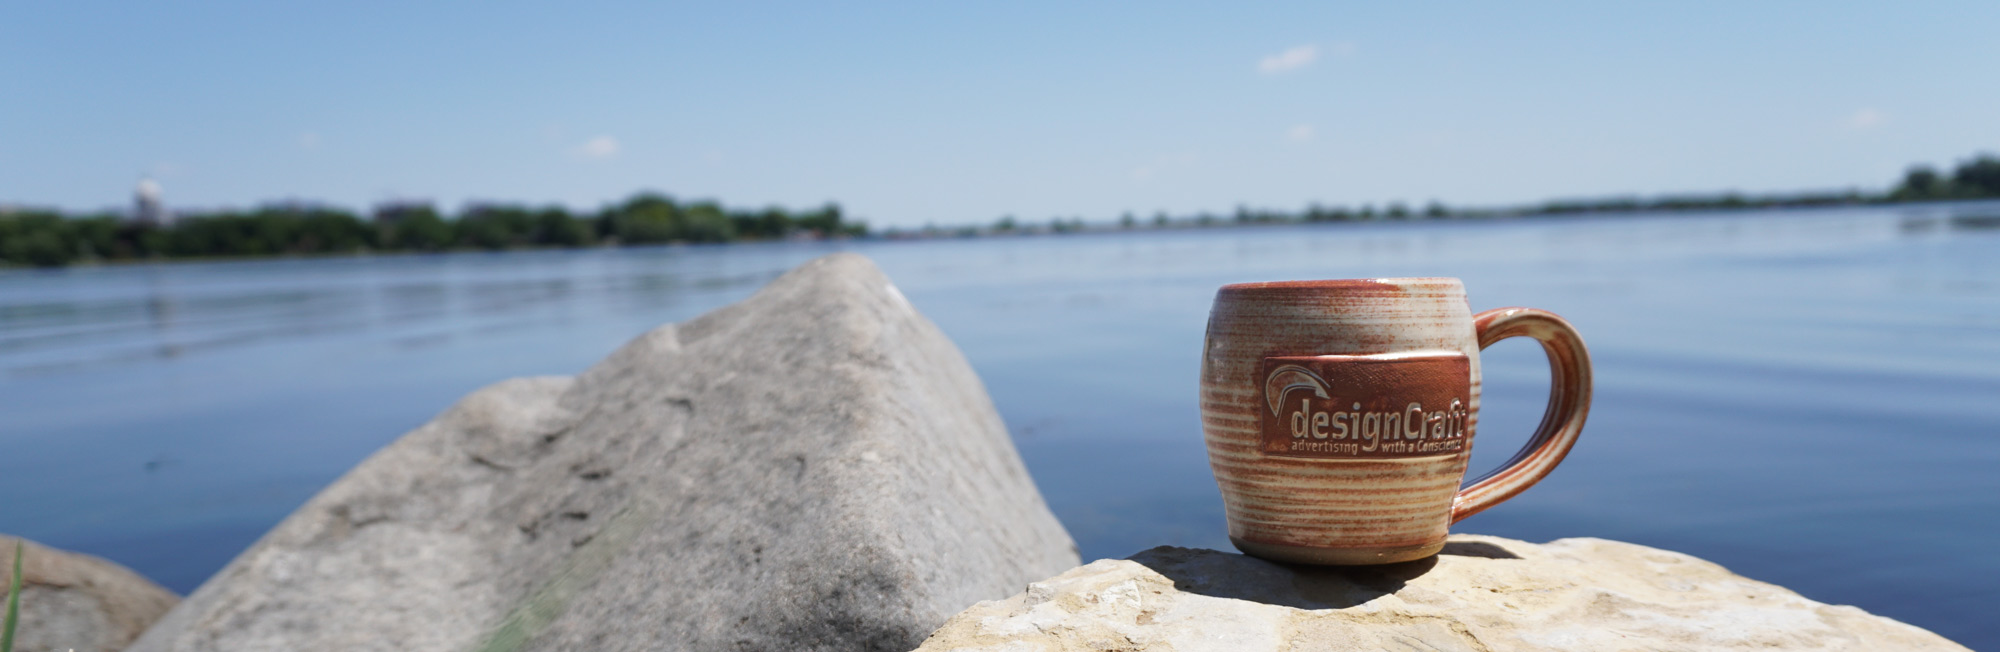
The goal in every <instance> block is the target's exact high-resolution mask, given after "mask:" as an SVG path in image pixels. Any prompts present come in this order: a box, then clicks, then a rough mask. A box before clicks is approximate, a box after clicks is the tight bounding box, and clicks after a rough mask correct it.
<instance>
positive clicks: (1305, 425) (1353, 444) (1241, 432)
mask: <svg viewBox="0 0 2000 652" xmlns="http://www.w3.org/2000/svg"><path fill="white" fill-rule="evenodd" d="M1514 336H1527V337H1532V338H1535V339H1537V340H1540V341H1541V343H1542V348H1543V350H1544V351H1546V352H1547V353H1548V357H1549V367H1550V369H1549V376H1550V380H1551V382H1550V385H1551V387H1550V396H1549V407H1548V412H1547V413H1546V414H1545V415H1544V416H1543V417H1542V423H1541V427H1540V428H1539V429H1538V430H1537V431H1536V432H1535V435H1534V437H1532V438H1530V439H1529V440H1528V444H1527V445H1526V446H1525V447H1523V448H1522V449H1521V452H1520V453H1518V454H1516V455H1514V458H1513V459H1511V460H1508V461H1507V463H1506V464H1503V465H1501V467H1500V468H1499V470H1496V471H1494V472H1492V473H1490V474H1487V475H1486V476H1484V477H1482V478H1480V479H1478V480H1476V481H1474V482H1472V483H1471V484H1470V485H1466V486H1465V487H1464V488H1463V489H1461V488H1460V483H1461V482H1462V481H1463V479H1464V477H1465V467H1466V462H1467V461H1468V460H1469V459H1470V458H1471V456H1472V436H1473V432H1474V430H1475V429H1476V427H1477V426H1478V424H1479V350H1480V349H1483V348H1486V347H1487V346H1489V345H1491V344H1493V343H1494V342H1497V341H1499V340H1502V339H1505V338H1509V337H1514ZM1589 409H1590V357H1589V354H1588V353H1587V352H1585V350H1584V347H1583V339H1582V338H1580V337H1578V336H1577V334H1576V330H1575V329H1573V328H1571V327H1570V325H1569V323H1568V322H1566V321H1563V319H1562V318H1561V317H1557V316H1555V315H1554V314H1551V313H1547V312H1543V311H1540V310H1534V309H1530V308H1500V309H1497V310H1488V311H1486V312H1482V313H1479V314H1478V315H1473V314H1472V312H1471V310H1470V308H1468V307H1467V303H1466V300H1465V287H1464V285H1463V284H1461V283H1460V282H1459V280H1458V279H1455V278H1384V279H1365V280H1338V281H1292V282H1280V283H1240V284H1235V285H1225V286H1223V287H1222V289H1221V290H1220V291H1218V292H1216V295H1215V306H1214V308H1213V309H1212V310H1211V311H1210V312H1209V316H1208V337H1207V342H1206V343H1205V346H1204V348H1203V351H1202V365H1201V420H1202V430H1203V432H1204V433H1205V435H1206V439H1207V441H1208V456H1209V464H1210V466H1211V467H1212V468H1213V469H1214V470H1215V481H1216V483H1217V484H1218V485H1220V486H1221V488H1222V500H1223V505H1224V507H1225V508H1226V510H1227V513H1228V519H1229V540H1230V541H1231V542H1232V543H1235V544H1236V547H1237V548H1238V549H1240V550H1242V551H1243V552H1246V553H1249V554H1251V555H1255V556H1258V557H1263V558H1266V559H1272V560H1277V561H1286V562H1297V563H1307V564H1386V563H1392V562H1399V561H1407V560H1411V559H1420V558H1423V557H1428V556H1430V555H1433V554H1436V553H1437V552H1438V550H1440V549H1442V548H1443V547H1444V542H1445V533H1446V529H1447V528H1448V527H1449V526H1450V525H1451V524H1452V523H1456V522H1458V521H1459V520H1460V519H1463V518H1465V517H1467V516H1471V515H1473V514H1476V513H1479V512H1480V511H1482V510H1485V509H1486V508H1488V507H1492V506H1494V505H1495V504H1498V503H1500V502H1501V501H1504V500H1506V499H1508V498H1512V497H1513V496H1514V495H1515V494H1519V493H1520V492H1521V491H1522V490H1524V489H1527V488H1528V487H1529V486H1530V485H1533V484H1535V482H1536V481H1538V480H1541V479H1542V477H1543V476H1546V475H1548V473H1549V471H1550V470H1551V469H1554V468H1555V466H1556V464H1557V463H1559V462H1561V461H1562V459H1563V456H1564V455H1567V454H1568V453H1569V449H1570V446H1571V445H1573V444H1575V443H1576V438H1577V434H1578V433H1579V432H1581V431H1582V430H1583V420H1584V416H1585V415H1586V413H1587V412H1589Z"/></svg>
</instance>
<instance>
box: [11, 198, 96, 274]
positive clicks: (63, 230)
mask: <svg viewBox="0 0 2000 652" xmlns="http://www.w3.org/2000/svg"><path fill="white" fill-rule="evenodd" d="M76 255H77V247H76V234H75V232H74V231H73V230H72V226H71V225H70V224H69V220H66V219H63V217H62V215H61V214H60V213H55V212H53V211H24V212H19V213H10V214H6V215H0V259H4V260H6V261H7V262H8V263H10V264H15V265H34V266H36V267H60V266H63V265H67V264H69V263H70V261H72V260H75V259H76Z"/></svg>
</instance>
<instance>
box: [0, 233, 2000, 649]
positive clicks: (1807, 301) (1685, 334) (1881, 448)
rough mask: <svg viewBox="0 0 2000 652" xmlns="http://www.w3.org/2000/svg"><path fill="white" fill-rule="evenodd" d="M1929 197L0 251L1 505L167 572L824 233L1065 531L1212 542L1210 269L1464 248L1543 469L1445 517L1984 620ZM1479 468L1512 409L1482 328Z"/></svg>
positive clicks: (1965, 327) (1940, 254) (735, 284)
mask: <svg viewBox="0 0 2000 652" xmlns="http://www.w3.org/2000/svg"><path fill="white" fill-rule="evenodd" d="M1968 210H1970V211H1975V212H1976V211H1986V212H1988V213H1991V212H2000V204H1985V205H1961V206H1957V207H1937V206H1933V207H1927V208H1898V209H1892V208H1868V209H1835V210H1815V211H1762V212H1753V213H1738V214H1696V215H1652V216H1625V217H1607V218H1577V219H1533V220H1508V221H1484V222H1464V223H1417V224H1406V223H1396V224H1334V225H1310V226H1276V227H1259V228H1241V229H1208V230H1189V231H1164V232H1135V233H1104V234H1085V235H1071V236H1043V237H1018V238H995V239H982V240H943V241H927V242H856V243H844V244H839V243H836V244H770V245H743V246H731V247H667V248H651V249H620V250H591V251H545V252H520V253H498V254H475V253H468V254H450V255H436V256H383V257H370V258H344V259H316V260H276V261H259V262H229V263H200V264H168V265H142V266H120V267H104V268H79V269H67V270H55V271H39V270H16V271H7V272H0V410H4V411H0V532H9V533H15V534H20V535H24V536H27V537H30V538H33V539H37V540H40V541H43V542H46V543H48V544H51V545H55V546H58V547H63V548H69V549H74V550H80V551H84V552H89V553H93V554H98V555H102V556H105V557H108V558H111V559H113V560H116V561H119V562H121V563H124V564H126V565H128V566H131V567H132V568H134V569H136V570H138V571H139V572H141V573H144V574H146V575H148V576H150V577H153V578H155V579H157V580H158V581H160V582H161V583H163V584H165V585H166V586H168V587H169V588H172V589H174V590H175V591H179V592H183V593H184V592H187V591H189V590H192V589H193V588H194V587H195V586H196V585H198V584H200V582H201V581H202V580H203V579H205V578H206V577H207V576H208V575H210V574H211V573H213V572H214V571H215V570H217V569H218V568H220V567H221V566H222V565H223V564H224V563H226V562H227V561H228V560H229V559H230V558H231V557H233V556H235V555H236V553H237V552H239V551H241V550H242V549H243V548H244V547H245V546H247V545H249V544H250V543H251V542H252V541H253V540H255V539H256V537H258V536H259V535H260V534H262V533H263V532H264V531H265V530H267V529H269V528H270V527H271V526H272V525H274V524H275V523H276V522H277V521H279V520H280V519H282V518H283V517H284V516H285V515H286V514H288V513H289V512H290V511H291V510H293V509H294V508H296V507H297V506H298V505H299V504H300V503H302V502H304V501H305V500H306V499H307V498H309V497H310V496H312V495H313V494H314V493H315V492H316V491H318V490H319V489H320V488H321V487H323V486H325V485H326V484H327V483H328V482H330V481H332V480H333V479H334V478H335V477H337V476H338V475H339V474H340V473H342V472H344V471H346V470H347V469H348V468H350V467H351V466H353V465H354V464H355V463H356V462H358V461H360V460H361V459H362V458H363V457H364V456H366V455H368V454H369V453H370V452H372V451H374V450H375V449H377V448H379V447H381V446H383V445H384V444H387V443H388V442H389V441H391V440H393V439H394V438H396V437H397V436H399V435H401V434H402V433H403V432H406V431H408V430H409V429H411V428H413V427H415V426H417V425H419V424H421V423H423V422H424V421H426V420H428V419H429V418H430V417H431V416H433V415H435V414H436V413H437V412H439V411H441V410H443V409H444V408H445V407H446V406H448V405H450V404H451V403H452V401H454V400H455V399H457V398H458V397H459V396H461V395H464V394H465V393H467V392H470V391H472V390H473V389H475V388H478V387H480V386H482V385H486V384H489V383H492V382H495V381H498V380H501V379H503V378H508V377H513V376H523V375H537V374H573V373H576V372H578V371H580V370H582V369H584V368H585V367H587V366H589V365H590V364H591V363H592V362H594V361H596V360H597V359H598V358H600V357H602V356H604V355H605V354H607V353H609V352H610V351H611V350H612V349H613V348H615V347H617V346H618V345H619V344H620V343H622V342H624V341H625V340H626V339H628V338H630V337H633V336H634V335H637V334H639V333H641V332H644V331H645V330H647V329H650V328H652V327H654V326H656V325H659V324H661V323H665V322H671V321H679V320H684V319H687V318H689V317H692V316H694V315H697V314H700V313H702V312H704V311H706V310H709V309H711V308H714V307H717V306H720V305H723V304H726V303H729V302H732V301H735V300H738V299H740V298H742V297H744V296H747V295H748V294H750V293H751V292H753V291H755V290H756V288H757V287H759V286H760V285H762V284H763V283H764V282H766V281H768V280H770V279H771V278H773V277H775V276H776V275H777V274H779V273H780V272H782V271H783V270H785V269H787V268H789V267H791V266H793V265H796V264H798V263H800V262H803V261H805V260H808V259H811V258H813V257H815V256H819V255H822V254H825V253H827V252H830V251H834V250H843V249H844V250H852V251H859V252H861V253H864V254H867V255H868V256H870V257H872V258H874V259H875V260H876V262H877V263H878V264H880V265H881V267H882V268H883V269H884V270H885V271H886V272H887V273H888V274H889V276H890V277H891V278H893V279H894V280H895V281H896V282H897V283H898V284H899V285H900V286H901V287H902V289H903V292H904V294H905V295H907V296H908V297H909V299H910V300H911V302H913V303H914V304H915V305H916V306H917V307H918V308H919V309H920V310H922V311H923V312H924V313H925V314H927V315H928V316H929V317H930V318H931V319H933V320H935V321H936V322H937V323H938V324H939V325H940V326H941V327H942V328H943V329H944V331H945V333H947V334H949V335H950V336H951V337H952V338H953V339H954V340H955V341H956V342H957V343H958V345H959V347H961V348H962V349H963V350H964V351H965V354H966V356H967V358H969V359H970V360H971V362H972V365H973V366H974V368H976V369H977V370H978V371H979V373H980V375H981V377H982V378H983V379H984V380H985V382H986V384H987V386H988V388H989V389H990V390H991V391H992V394H993V396H994V400H995V402H996V403H997V404H998V406H999V409H1000V411H1001V413H1002V415H1003V416H1004V417H1005V418H1006V420H1007V423H1008V425H1009V426H1010V428H1011V430H1012V432H1013V434H1014V438H1015V442H1016V443H1017V444H1018V446H1019V448H1020V450H1021V454H1022V456H1023V457H1024V458H1025V459H1026V460H1027V463H1028V467H1029V469H1030V470H1031V471H1032V472H1033V473H1034V475H1035V478H1036V480H1037V482H1038V483H1039V484H1040V486H1041V488H1042V490H1043V492H1044V493H1045V495H1046V496H1047V499H1048V501H1049V504H1050V506H1051V507H1052V508H1053V509H1054V510H1055V512H1056V514H1057V516H1059V517H1060V518H1061V519H1062V520H1063V522H1064V524H1065V525H1067V526H1068V527H1069V529H1070V532H1071V533H1072V534H1073V535H1074V536H1075V537H1076V539H1077V541H1078V544H1079V545H1080V546H1081V548H1082V552H1083V556H1084V558H1085V559H1086V560H1088V559H1093V558H1099V557H1123V556H1126V555H1129V554H1132V553H1134V552H1137V551H1139V550H1142V549H1144V548H1147V547H1151V546H1155V545H1161V544H1175V545H1184V546H1203V547H1212V548H1221V549H1229V543H1228V540H1227V539H1226V537H1225V532H1224V529H1223V520H1222V519H1223V517H1222V505H1221V499H1220V497H1219V495H1218V494H1217V491H1216V487H1215V482H1214V480H1213V478H1212V477H1211V475H1210V473H1209V469H1208V463H1207V459H1206V453H1205V451H1204V449H1203V447H1202V440H1201V431H1200V423H1199V419H1198V411H1197V408H1196V404H1195V386H1196V375H1197V372H1198V369H1199V362H1200V357H1199V356H1200V349H1201V343H1202V330H1203V328H1204V326H1205V321H1206V318H1207V311H1208V307H1209V302H1210V300H1211V299H1212V298H1213V295H1214V292H1215V288H1216V287H1217V286H1220V285H1222V284H1224V283H1231V282H1238V281H1258V280H1279V279H1309V278H1354V277H1370V276H1457V277H1461V278H1463V279H1464V280H1465V285H1466V287H1467V291H1468V293H1469V294H1470V296H1471V301H1472V307H1473V309H1474V310H1483V309H1486V308H1493V307H1499V306H1505V305H1524V306H1534V307H1539V308H1545V309H1548V310H1551V311H1554V312H1557V313H1560V314H1562V315H1564V316H1566V317H1567V318H1569V319H1570V321H1571V322H1572V323H1574V324H1575V325H1576V327H1577V329H1578V330H1579V331H1581V332H1582V333H1583V335H1584V337H1585V339H1586V340H1587V341H1588V342H1589V345H1590V350H1591V354H1592V358H1593V361H1594V363H1595V369H1596V400H1595V404H1594V405H1593V406H1592V409H1591V415H1590V422H1589V425H1588V427H1587V428H1586V429H1585V432H1584V434H1583V438H1582V440H1581V442H1580V443H1579V444H1578V445H1577V447H1576V449H1575V451H1574V452H1573V453H1572V454H1571V455H1570V457H1569V458H1568V460H1567V461H1566V462H1564V464H1563V465H1562V467H1561V468H1559V469H1557V470H1556V471H1555V473H1554V474H1553V475H1551V476H1550V477H1549V478H1548V479H1547V480H1545V481H1543V482H1542V483H1541V484H1540V485H1539V486H1537V487H1535V488H1534V489H1531V490H1529V491H1528V492H1527V493H1525V494H1523V495H1521V496H1520V497H1518V498H1515V499H1514V500H1512V501H1510V502H1508V503H1507V504H1505V505H1502V506H1500V507H1498V508H1495V509H1493V510H1491V511H1489V512H1486V513H1484V514H1481V515H1479V516H1476V517H1473V518H1471V519H1469V520H1467V521H1465V522H1463V523H1461V524H1459V525H1458V526H1457V527H1455V528H1454V529H1455V530H1457V531H1466V532H1480V533H1488V534H1497V535H1501V536H1508V537H1515V538H1521V539H1527V540H1531V541H1546V540H1549V539H1554V538H1560V537H1572V536H1595V537H1605V538H1611V539H1619V540H1624V541H1632V542H1637V543H1643V544H1647V545H1652V546H1659V547H1663V548H1669V549H1673V550H1679V551H1683V552H1687V553H1691V554H1694V555H1698V556H1701V557H1704V558H1707V559H1710V560H1713V561H1716V562H1718V563H1721V564H1723V565H1726V566H1728V567H1729V568H1731V569H1733V570H1735V571H1737V572H1739V573H1742V574H1744V575H1747V576H1750V577H1752V578H1756V579H1760V580H1765V581H1769V582H1775V583H1778V584H1782V585H1785V586H1788V587H1791V588H1793V589H1795V590H1797V591H1799V592H1801V593H1803V594H1805V595H1806V596H1808V597H1811V598H1814V599H1817V600H1821V601H1826V602H1831V603H1839V604H1853V605H1858V606H1861V607H1862V608H1864V609H1867V610H1869V611H1871V612H1874V613H1877V614H1882V615H1887V616H1891V617H1894V618H1898V619H1901V620H1904V621H1907V622H1911V623H1915V624H1917V625H1921V626H1923V627H1927V628H1929V629H1932V630H1934V631H1937V632H1939V633H1941V634H1944V635H1946V636H1948V637H1951V638H1953V639H1956V640H1958V641H1960V642H1963V643H1965V644H1967V645H1969V646H1972V647H1974V648H1994V649H2000V628H1996V625H1995V624H1994V623H1996V622H2000V619H1994V618H1992V616H1991V614H1990V612H1991V610H1992V608H1993V607H1995V606H2000V581H1997V580H2000V554H1995V549H1996V548H2000V524H1996V519H1995V517H1996V516H2000V231H1995V230H1980V229H1970V228H1959V227H1964V226H1966V225H1964V224H1961V225H1959V227H1954V225H1953V223H1952V222H1951V221H1950V220H1948V219H1946V218H1947V217H1948V216H1949V215H1950V214H1952V212H1953V211H1960V212H1963V211H1968ZM1484 360H1485V368H1486V376H1487V389H1486V395H1485V403H1484V408H1483V412H1482V415H1481V421H1480V433H1479V444H1478V447H1477V448H1476V449H1475V450H1476V452H1475V459H1474V465H1475V467H1477V468H1490V467H1492V466H1495V465H1497V464H1499V462H1500V461H1501V460H1504V459H1505V458H1506V457H1507V456H1509V455H1510V454H1511V453H1512V452H1513V451H1514V449H1516V448H1517V447H1519V446H1520V444H1521V443H1522V442H1523V441H1525V439H1526V437H1527V434H1528V433H1529V431H1530V430H1531V429H1532V428H1533V427H1534V425H1535V424H1536V422H1537V421H1538V420H1539V419H1540V416H1541V410H1542V407H1543V402H1544V401H1545V396H1546V391H1547V383H1548V372H1547V370H1546V363H1545V362H1544V361H1543V359H1542V354H1541V350H1540V348H1539V347H1537V346H1536V345H1535V344H1534V343H1532V342H1531V341H1528V340H1518V339H1517V340H1510V341H1507V342H1503V343H1501V344H1499V345H1497V346H1495V347H1493V348H1492V349H1489V350H1488V351H1487V353H1486V355H1485V358H1484Z"/></svg>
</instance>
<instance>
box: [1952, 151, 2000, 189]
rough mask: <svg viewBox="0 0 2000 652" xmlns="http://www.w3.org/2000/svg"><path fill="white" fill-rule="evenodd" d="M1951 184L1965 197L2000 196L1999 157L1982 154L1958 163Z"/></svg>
mask: <svg viewBox="0 0 2000 652" xmlns="http://www.w3.org/2000/svg"><path fill="white" fill-rule="evenodd" d="M1951 185H1952V187H1953V188H1954V189H1955V190H1957V191H1958V193H1959V194H1960V195H1961V196H1965V197H2000V158H1995V157H1993V156H1992V155H1990V154H1982V155H1980V156H1978V157H1975V158H1973V159H1972V160H1969V161H1966V162H1964V163H1960V164H1958V169H1956V170H1953V171H1952V173H1951Z"/></svg>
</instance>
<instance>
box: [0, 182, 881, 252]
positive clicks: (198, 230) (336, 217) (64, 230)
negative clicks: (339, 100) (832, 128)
mask: <svg viewBox="0 0 2000 652" xmlns="http://www.w3.org/2000/svg"><path fill="white" fill-rule="evenodd" d="M867 233H868V227H867V224H866V223H865V222H860V221H854V220H849V219H848V218H847V217H846V216H845V215H844V214H843V213H842V212H841V209H840V206H839V205H837V204H827V205H825V206H821V207H819V208H815V209H810V210H803V211H792V210H786V209H783V208H778V207H771V208H764V209H761V210H741V209H729V208H725V207H723V206H722V205H721V204H718V203H716V202H712V201H695V202H681V201H676V200H675V199H674V198H672V197H668V196H666V195H661V194H655V193H641V194H638V195H635V196H633V197H631V198H629V199H627V200H625V201H624V202H622V203H618V204H613V205H610V206H606V207H605V208H604V209H602V210H600V211H597V212H596V213H594V214H585V215H576V214H572V213H571V212H570V211H569V210H567V209H565V208H562V207H560V206H546V207H531V206H525V205H519V204H471V205H468V206H466V207H465V208H464V209H463V210H461V211H460V212H459V213H458V214H456V215H451V216H447V215H444V214H441V213H439V212H438V211H437V209H435V208H434V207H432V206H431V205H429V204H423V203H392V204H385V205H382V206H378V207H376V208H375V210H374V211H373V213H372V214H371V215H370V216H369V217H368V218H366V219H364V218H363V217H362V216H359V215H356V214H355V213H352V212H349V211H347V210H344V209H341V208H338V207H333V206H323V205H313V204H300V203H289V204H271V205H266V206H263V207H259V208H257V209H254V210H249V211H216V212H206V213H194V214H186V215H180V216H178V217H177V218H176V219H174V220H173V221H172V222H171V223H170V224H168V225H164V226H162V225H155V224H147V223H141V222H136V221H133V220H130V219H127V218H126V217H124V216H121V215H117V214H112V213H103V214H93V215H67V214H63V213H61V212H58V211H53V210H34V209H25V210H7V211H4V212H0V263H5V264H13V265H34V266H41V267H56V266H62V265H67V264H70V263H72V262H78V261H119V260H148V259H160V258H225V257H238V256H276V255H304V254H351V253H360V252H368V251H412V252H436V251H451V250H480V249H484V250H497V249H516V248H536V247H588V246H599V245H645V244H663V243H675V242H687V243H719V242H738V241H744V240H780V239H787V238H837V237H854V236H862V235H866V234H867Z"/></svg>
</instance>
